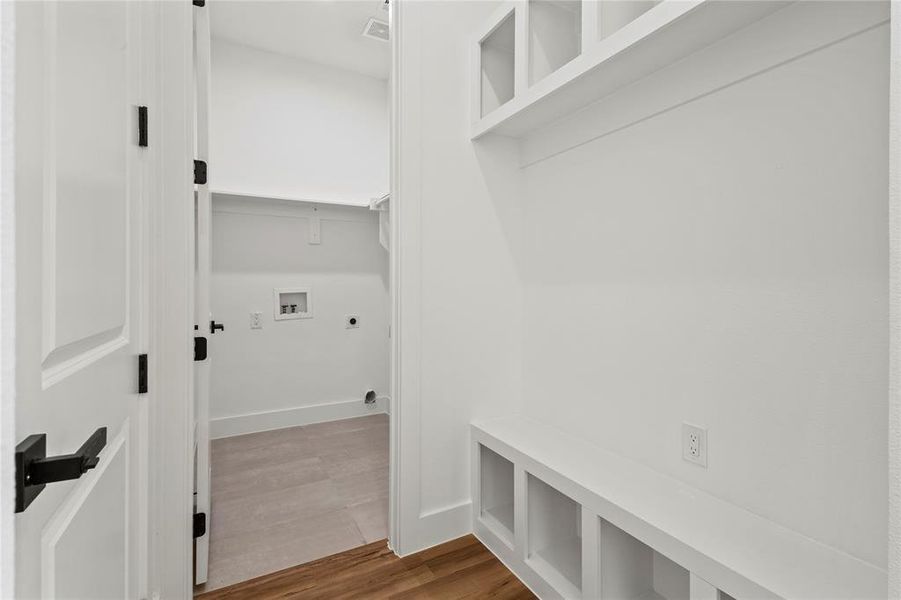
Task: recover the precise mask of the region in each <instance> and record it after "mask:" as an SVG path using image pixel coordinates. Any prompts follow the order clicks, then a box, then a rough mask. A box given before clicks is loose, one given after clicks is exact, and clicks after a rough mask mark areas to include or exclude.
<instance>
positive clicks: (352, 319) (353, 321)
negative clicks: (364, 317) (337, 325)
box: [344, 315, 360, 329]
mask: <svg viewBox="0 0 901 600" xmlns="http://www.w3.org/2000/svg"><path fill="white" fill-rule="evenodd" d="M344 328H345V329H359V328H360V317H358V316H357V315H347V316H346V317H344Z"/></svg>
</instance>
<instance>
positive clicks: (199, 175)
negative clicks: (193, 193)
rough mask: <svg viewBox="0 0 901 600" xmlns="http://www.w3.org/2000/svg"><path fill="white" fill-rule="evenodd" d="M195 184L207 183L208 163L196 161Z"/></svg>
mask: <svg viewBox="0 0 901 600" xmlns="http://www.w3.org/2000/svg"><path fill="white" fill-rule="evenodd" d="M194 183H196V184H197V185H204V184H205V183H206V162H205V161H202V160H195V161H194Z"/></svg>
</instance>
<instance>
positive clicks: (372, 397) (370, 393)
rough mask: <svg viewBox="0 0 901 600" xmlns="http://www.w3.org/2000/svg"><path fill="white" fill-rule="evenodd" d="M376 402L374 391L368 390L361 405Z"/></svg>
mask: <svg viewBox="0 0 901 600" xmlns="http://www.w3.org/2000/svg"><path fill="white" fill-rule="evenodd" d="M376 400H377V398H376V395H375V390H369V391H367V392H366V395H365V396H363V404H375V401H376Z"/></svg>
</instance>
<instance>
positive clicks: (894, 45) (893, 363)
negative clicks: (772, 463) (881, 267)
mask: <svg viewBox="0 0 901 600" xmlns="http://www.w3.org/2000/svg"><path fill="white" fill-rule="evenodd" d="M890 27H891V45H890V48H891V50H890V55H889V62H890V65H891V74H890V87H889V190H888V191H889V194H888V201H889V222H888V233H889V398H888V410H889V415H888V416H889V431H888V479H889V514H888V517H889V518H888V545H889V547H888V580H889V581H888V590H889V593H888V597H889V598H901V2H899V0H892V13H891V24H890Z"/></svg>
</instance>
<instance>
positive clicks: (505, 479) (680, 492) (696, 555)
mask: <svg viewBox="0 0 901 600" xmlns="http://www.w3.org/2000/svg"><path fill="white" fill-rule="evenodd" d="M472 457H473V468H472V477H473V480H472V493H473V520H474V523H473V529H474V532H475V534H476V536H478V538H479V539H480V540H481V541H482V542H483V543H484V544H485V545H486V546H487V547H488V548H489V549H490V550H491V551H492V552H493V553H494V554H495V555H497V556H498V558H500V559H501V560H502V561H503V562H504V563H505V564H506V565H507V566H508V567H509V568H510V570H511V571H513V572H514V573H515V574H516V575H517V576H518V577H519V578H520V579H521V580H522V581H523V582H524V583H526V585H528V586H529V587H530V588H532V590H533V591H534V592H535V593H536V594H537V595H538V596H539V597H541V598H585V599H586V600H588V599H591V600H593V599H603V600H627V599H655V598H664V599H666V600H681V599H687V598H690V599H691V600H717V599H718V600H724V599H729V598H735V599H737V600H750V599H758V598H793V599H794V598H809V599H812V600H827V599H830V600H832V599H840V598H841V599H851V598H853V599H856V600H862V599H866V598H873V599H875V598H886V596H887V575H886V572H885V571H883V570H881V569H879V568H877V567H875V566H873V565H871V564H868V563H866V562H863V561H861V560H858V559H856V558H854V557H851V556H849V555H847V554H845V553H842V552H840V551H838V550H836V549H834V548H831V547H829V546H826V545H825V544H822V543H820V542H817V541H814V540H812V539H810V538H808V537H805V536H803V535H801V534H799V533H797V532H795V531H792V530H790V529H787V528H785V527H783V526H781V525H777V524H776V523H774V522H772V521H769V520H767V519H764V518H762V517H759V516H757V515H754V514H752V513H750V512H748V511H746V510H744V509H742V508H740V507H738V506H735V505H733V504H730V503H728V502H725V501H723V500H720V499H718V498H715V497H713V496H711V495H710V494H708V493H706V492H703V491H701V490H699V489H697V488H693V487H691V486H689V485H686V484H684V483H682V482H680V481H678V480H676V479H673V478H671V477H668V476H665V475H662V474H660V473H658V472H656V471H653V470H651V469H649V468H648V467H645V466H643V465H641V464H639V463H636V462H633V461H630V460H628V459H625V458H623V457H621V456H618V455H616V454H613V453H611V452H607V451H604V450H602V449H600V448H598V447H596V446H593V445H591V444H588V443H586V442H584V441H581V440H577V439H574V438H572V437H571V436H567V435H566V434H564V433H562V432H561V431H559V430H557V429H554V428H552V427H548V426H546V425H543V424H541V423H538V422H535V421H532V420H529V419H526V418H522V417H509V418H502V419H495V420H490V421H484V422H478V423H474V424H473V425H472Z"/></svg>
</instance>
